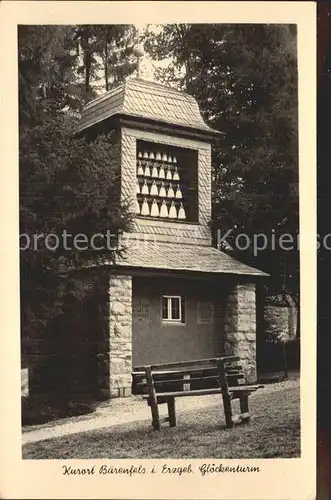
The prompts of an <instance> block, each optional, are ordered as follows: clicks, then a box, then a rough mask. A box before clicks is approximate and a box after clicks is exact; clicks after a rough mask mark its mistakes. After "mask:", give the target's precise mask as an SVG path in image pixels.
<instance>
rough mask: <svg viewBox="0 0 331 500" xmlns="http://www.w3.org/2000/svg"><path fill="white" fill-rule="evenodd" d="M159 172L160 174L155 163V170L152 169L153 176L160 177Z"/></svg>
mask: <svg viewBox="0 0 331 500" xmlns="http://www.w3.org/2000/svg"><path fill="white" fill-rule="evenodd" d="M158 176H159V174H158V171H157V165H156V164H155V163H154V167H153V170H152V177H158Z"/></svg>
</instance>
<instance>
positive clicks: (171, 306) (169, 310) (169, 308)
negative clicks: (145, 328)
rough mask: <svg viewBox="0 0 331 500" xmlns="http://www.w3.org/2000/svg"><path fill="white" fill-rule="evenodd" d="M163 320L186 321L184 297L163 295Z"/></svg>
mask: <svg viewBox="0 0 331 500" xmlns="http://www.w3.org/2000/svg"><path fill="white" fill-rule="evenodd" d="M162 321H171V322H173V323H185V301H184V297H180V296H170V295H163V297H162Z"/></svg>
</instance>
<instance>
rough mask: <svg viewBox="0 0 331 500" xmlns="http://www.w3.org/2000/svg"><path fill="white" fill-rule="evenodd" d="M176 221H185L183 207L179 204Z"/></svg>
mask: <svg viewBox="0 0 331 500" xmlns="http://www.w3.org/2000/svg"><path fill="white" fill-rule="evenodd" d="M178 219H186V214H185V210H184V207H183V203H181V204H180V207H179V210H178Z"/></svg>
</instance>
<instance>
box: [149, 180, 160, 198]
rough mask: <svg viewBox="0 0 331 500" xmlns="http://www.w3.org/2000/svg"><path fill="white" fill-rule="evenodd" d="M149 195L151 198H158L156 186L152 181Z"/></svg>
mask: <svg viewBox="0 0 331 500" xmlns="http://www.w3.org/2000/svg"><path fill="white" fill-rule="evenodd" d="M149 194H151V195H153V196H158V191H157V185H156V182H155V181H153V184H152V187H151V190H150V193H149Z"/></svg>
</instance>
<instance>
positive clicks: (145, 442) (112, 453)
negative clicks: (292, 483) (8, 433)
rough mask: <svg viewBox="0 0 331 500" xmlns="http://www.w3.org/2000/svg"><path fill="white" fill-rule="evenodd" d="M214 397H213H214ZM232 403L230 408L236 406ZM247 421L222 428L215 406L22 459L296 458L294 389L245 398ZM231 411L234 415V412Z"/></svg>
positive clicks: (29, 447) (82, 438)
mask: <svg viewBox="0 0 331 500" xmlns="http://www.w3.org/2000/svg"><path fill="white" fill-rule="evenodd" d="M215 397H217V396H215ZM236 403H237V401H235V402H234V408H235V409H236V408H237V404H236ZM250 412H251V416H252V418H251V423H250V424H249V425H244V426H242V425H240V426H236V427H235V428H234V429H231V430H230V429H226V428H225V422H224V415H223V408H222V405H221V403H220V405H219V406H218V405H215V406H210V407H205V408H203V409H199V410H196V411H186V412H184V413H180V414H179V415H178V424H177V427H174V428H169V426H168V424H163V426H162V428H161V431H159V432H157V431H154V430H153V429H152V427H151V423H150V422H145V421H144V422H134V423H130V424H123V425H118V426H114V427H109V428H104V429H100V430H96V431H89V432H82V433H78V434H73V435H69V436H65V437H61V438H54V439H49V440H45V441H39V442H36V443H28V444H26V445H24V446H23V458H25V459H70V458H72V459H73V458H74V459H102V458H112V459H116V458H173V459H175V458H224V459H226V458H237V459H239V458H243V459H247V458H293V457H299V456H300V394H299V388H296V387H295V388H288V389H283V390H278V391H274V392H269V393H262V391H261V393H260V394H259V393H257V394H256V395H254V396H253V397H251V398H250ZM235 413H236V411H235Z"/></svg>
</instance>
